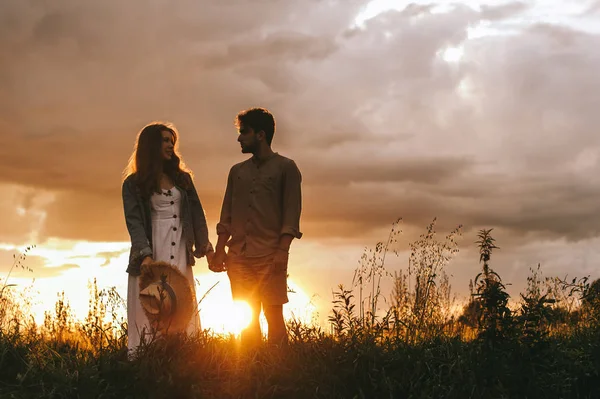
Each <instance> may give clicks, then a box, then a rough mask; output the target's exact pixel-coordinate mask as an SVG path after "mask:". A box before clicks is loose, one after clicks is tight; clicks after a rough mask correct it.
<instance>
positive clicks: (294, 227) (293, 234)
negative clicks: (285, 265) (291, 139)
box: [279, 161, 302, 250]
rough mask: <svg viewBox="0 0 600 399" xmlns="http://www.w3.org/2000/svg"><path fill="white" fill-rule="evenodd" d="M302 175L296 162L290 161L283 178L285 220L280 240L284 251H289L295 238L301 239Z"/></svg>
mask: <svg viewBox="0 0 600 399" xmlns="http://www.w3.org/2000/svg"><path fill="white" fill-rule="evenodd" d="M301 213H302V175H301V174H300V170H299V169H298V167H297V166H296V163H295V162H294V161H290V162H289V163H288V164H287V165H286V167H285V169H284V176H283V218H282V219H283V220H282V226H281V233H280V239H279V244H280V245H279V246H280V248H282V249H286V250H287V249H289V247H290V244H291V242H292V240H293V239H294V238H301V237H302V233H301V232H300V214H301Z"/></svg>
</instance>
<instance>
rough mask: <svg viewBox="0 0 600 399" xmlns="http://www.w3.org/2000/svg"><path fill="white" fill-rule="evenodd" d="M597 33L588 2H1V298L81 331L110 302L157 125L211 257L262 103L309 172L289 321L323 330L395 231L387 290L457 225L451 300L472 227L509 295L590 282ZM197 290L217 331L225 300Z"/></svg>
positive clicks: (211, 279)
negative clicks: (128, 211) (317, 324)
mask: <svg viewBox="0 0 600 399" xmlns="http://www.w3.org/2000/svg"><path fill="white" fill-rule="evenodd" d="M567 3H568V5H566V4H567ZM599 35H600V1H578V0H570V1H569V2H565V1H564V0H539V1H527V2H507V1H488V2H482V1H474V0H473V1H456V2H446V1H437V2H436V1H431V2H427V1H420V0H417V1H413V2H406V1H391V0H388V1H384V0H374V1H371V2H369V1H367V0H363V1H359V0H302V1H300V0H260V1H258V0H253V1H249V0H245V1H244V0H221V1H190V0H182V1H165V0H155V1H152V2H147V1H140V0H131V1H127V2H123V1H120V0H119V1H117V0H105V1H98V2H81V1H76V0H55V1H34V0H0V93H2V95H1V96H0V134H1V137H2V145H1V146H0V192H2V193H3V195H2V196H0V217H1V219H0V220H1V221H2V222H1V223H0V275H5V274H6V272H7V271H8V269H9V267H10V265H11V263H12V256H13V254H14V253H16V252H17V251H18V250H19V248H22V247H23V246H26V245H29V244H36V245H37V247H36V249H35V250H34V252H33V253H32V255H31V256H30V257H29V258H28V259H27V261H26V264H27V266H28V267H30V268H32V269H33V270H34V272H33V273H27V272H24V271H18V272H16V273H15V274H14V277H15V278H14V281H13V282H17V283H19V284H20V286H25V285H28V284H31V279H32V278H33V277H35V278H36V281H35V283H34V287H35V289H37V290H38V291H40V293H41V297H40V298H42V300H41V302H42V303H40V309H42V308H43V307H44V306H45V308H51V307H52V305H53V303H54V300H55V298H56V293H57V292H58V291H61V290H65V292H66V295H67V296H68V297H69V298H70V299H71V301H73V302H76V301H81V304H80V305H77V306H76V307H78V308H79V309H80V310H81V309H82V310H81V312H83V313H84V312H85V310H86V309H87V283H88V281H89V280H90V279H93V278H94V277H97V279H98V282H99V285H100V286H101V287H108V286H117V287H118V289H119V290H120V291H121V292H122V293H123V294H124V293H125V292H126V291H125V287H126V281H127V275H126V273H125V268H126V262H127V255H128V250H129V242H128V239H129V237H128V234H127V231H126V228H125V223H124V218H123V210H122V202H121V173H122V171H123V168H124V167H125V165H126V162H127V159H128V157H129V155H130V153H131V151H132V149H133V144H134V140H135V136H136V134H137V132H138V131H139V130H140V129H141V128H142V127H143V126H144V125H145V124H146V123H148V122H150V121H153V120H168V121H171V122H173V123H174V124H175V125H176V126H177V127H178V129H179V130H180V134H181V137H180V149H181V153H182V155H183V158H184V160H185V161H186V163H187V165H188V166H189V167H190V168H191V169H192V170H193V172H194V174H195V184H196V187H197V189H198V192H199V195H200V198H201V200H202V202H203V205H204V207H205V210H206V214H207V218H208V223H209V229H210V232H211V240H212V241H213V243H214V242H216V231H215V226H216V223H217V218H218V215H219V211H220V205H221V201H222V197H223V193H224V190H225V183H226V178H227V173H228V171H229V168H230V166H231V165H232V164H234V163H236V162H240V161H242V160H244V159H246V155H244V154H241V153H240V149H239V146H238V145H237V143H236V141H235V140H236V138H237V137H236V134H237V133H236V130H235V128H234V126H233V118H234V116H235V114H236V113H237V112H238V111H239V110H241V109H244V108H248V107H252V106H263V107H266V108H268V109H270V110H271V111H272V112H273V113H274V115H275V117H276V119H277V133H276V135H275V139H274V142H273V148H274V150H275V151H277V152H279V153H281V154H282V155H285V156H288V157H290V158H292V159H294V160H295V161H296V163H297V164H298V166H299V168H300V170H301V172H302V174H303V194H304V204H303V215H302V220H301V229H302V232H303V233H304V237H303V238H302V239H301V240H299V241H295V242H294V243H293V244H292V254H291V259H290V278H291V280H292V282H293V284H294V285H295V286H296V287H297V290H298V293H297V294H292V295H291V297H292V296H294V298H293V299H292V298H291V299H292V305H294V306H296V307H297V308H298V309H303V308H304V307H306V304H307V303H308V301H310V299H311V297H313V303H314V304H315V306H316V307H317V311H318V312H319V313H320V317H321V318H325V317H326V316H327V314H328V309H329V305H328V303H329V301H330V299H331V290H332V289H333V288H335V286H336V285H337V284H338V283H344V284H347V285H349V284H350V282H351V279H352V275H353V271H354V269H355V267H356V266H357V265H358V261H359V259H360V255H361V254H362V252H363V249H364V247H372V246H374V245H375V243H376V242H377V241H379V240H384V239H385V238H386V237H387V234H388V232H389V228H390V226H391V224H392V222H394V220H396V219H397V218H398V217H402V218H403V222H402V224H401V228H402V230H403V234H402V236H401V237H400V240H399V247H398V249H399V250H400V251H401V253H400V256H399V257H398V258H395V257H392V258H390V259H389V264H388V268H389V269H390V270H391V271H393V270H398V269H400V268H406V266H407V261H408V255H407V253H406V252H403V251H406V249H407V247H408V243H409V242H411V241H413V240H415V239H416V238H417V237H418V235H419V234H421V233H423V232H424V231H425V227H426V226H427V224H428V223H429V222H430V221H431V220H432V219H433V218H434V217H437V218H438V224H437V230H438V232H439V233H440V236H441V237H443V236H444V235H445V234H447V233H448V232H449V231H450V230H451V229H453V228H454V227H456V226H457V225H459V224H462V225H463V226H464V227H463V235H462V239H461V241H460V253H459V255H458V256H457V257H456V258H455V259H454V261H453V262H452V263H451V264H450V265H449V266H448V269H447V272H448V273H449V274H451V275H452V279H451V282H452V285H453V289H454V291H455V292H456V293H457V295H458V296H459V299H461V298H464V297H465V295H466V294H467V288H468V283H469V279H470V278H473V277H474V276H475V275H476V274H477V272H478V270H479V268H480V265H479V264H478V260H479V259H478V254H477V252H476V251H477V249H476V248H475V245H474V244H473V242H474V241H475V240H476V233H477V231H478V230H479V229H482V228H494V236H495V237H496V239H497V241H498V245H499V246H500V247H501V249H500V250H499V251H497V253H495V254H494V256H493V257H492V262H491V265H492V267H493V268H495V269H496V270H497V271H498V272H499V274H500V275H501V276H502V277H503V279H504V281H505V282H506V283H510V284H511V285H510V286H509V292H510V293H511V294H512V295H513V296H515V297H516V296H518V292H519V291H520V290H521V289H522V288H523V287H524V285H525V283H526V277H527V275H528V272H529V267H534V266H536V265H537V264H538V263H541V265H542V270H543V272H544V275H546V276H562V277H564V276H565V275H567V274H568V275H569V276H571V277H575V276H579V277H581V276H584V275H591V277H592V278H598V277H600V270H599V269H598V265H599V264H600V262H599V261H600V174H599V173H598V170H599V167H600V165H599V157H600V134H598V132H597V131H596V129H597V126H598V125H599V124H600V74H598V71H600V36H599ZM209 273H210V272H208V269H207V267H206V262H205V260H201V261H199V262H198V264H197V266H196V268H195V274H196V277H197V278H198V280H199V282H200V287H199V294H200V295H202V293H203V292H204V291H205V290H206V289H208V288H210V286H212V285H213V284H214V283H215V282H217V281H220V283H219V285H218V286H217V287H216V288H215V293H213V294H211V295H213V296H212V297H211V296H210V295H209V297H208V298H207V301H206V305H205V306H206V308H207V310H206V312H207V313H208V312H211V311H212V312H213V313H214V312H215V309H216V308H217V307H218V306H219V304H220V303H221V302H220V301H221V299H220V298H226V297H227V290H228V285H227V284H228V283H227V279H226V278H225V276H224V275H222V274H221V275H215V274H209ZM211 298H212V299H211ZM211 301H212V302H211ZM290 308H291V307H290ZM210 309H212V310H210ZM288 311H289V309H288ZM298 311H300V310H298ZM215 317H216V316H215ZM211 320H212V321H213V322H214V317H213V318H212V319H211ZM205 324H206V323H205ZM209 324H210V323H209Z"/></svg>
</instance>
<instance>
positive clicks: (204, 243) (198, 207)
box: [188, 177, 213, 258]
mask: <svg viewBox="0 0 600 399" xmlns="http://www.w3.org/2000/svg"><path fill="white" fill-rule="evenodd" d="M189 179H190V188H189V190H188V196H189V201H190V210H191V214H192V225H193V228H194V244H195V247H196V248H195V249H194V256H195V257H197V258H201V257H203V256H204V255H206V254H207V253H208V252H212V251H213V247H212V244H211V243H210V241H209V239H208V226H207V225H206V216H205V214H204V208H203V207H202V203H201V202H200V198H199V197H198V193H197V192H196V187H195V186H194V183H193V182H192V179H191V177H189Z"/></svg>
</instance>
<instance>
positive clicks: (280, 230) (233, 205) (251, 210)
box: [217, 153, 302, 257]
mask: <svg viewBox="0 0 600 399" xmlns="http://www.w3.org/2000/svg"><path fill="white" fill-rule="evenodd" d="M301 183H302V175H301V174H300V170H298V167H297V166H296V163H295V162H294V161H293V160H291V159H289V158H286V157H284V156H282V155H279V154H277V153H274V154H273V155H272V156H271V157H269V158H267V159H265V160H263V161H261V162H260V163H259V161H258V160H257V159H256V158H254V157H252V158H250V159H248V160H246V161H244V162H240V163H238V164H236V165H234V166H233V167H232V168H231V170H230V171H229V177H228V179H227V189H226V190H225V197H224V199H223V207H222V208H221V219H220V221H219V223H218V224H217V234H219V235H221V234H228V235H230V236H231V238H230V239H229V241H228V242H227V246H228V247H229V253H232V254H235V255H244V256H247V257H259V256H266V255H269V254H272V253H273V252H274V251H275V249H276V248H277V247H278V245H279V238H280V237H281V235H283V234H290V235H292V236H294V237H295V238H300V237H302V233H301V232H300V213H301V210H302V194H301Z"/></svg>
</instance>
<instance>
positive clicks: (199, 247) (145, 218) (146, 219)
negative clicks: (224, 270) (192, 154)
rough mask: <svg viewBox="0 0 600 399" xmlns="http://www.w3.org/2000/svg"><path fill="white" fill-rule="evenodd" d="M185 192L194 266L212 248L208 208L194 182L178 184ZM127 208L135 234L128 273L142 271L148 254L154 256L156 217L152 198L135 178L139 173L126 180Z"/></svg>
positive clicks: (185, 225)
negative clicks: (142, 190)
mask: <svg viewBox="0 0 600 399" xmlns="http://www.w3.org/2000/svg"><path fill="white" fill-rule="evenodd" d="M176 187H177V188H178V189H179V191H180V192H181V224H182V239H183V240H185V246H186V253H187V264H188V266H194V265H195V263H196V260H195V259H194V256H195V257H197V258H201V257H202V256H204V255H206V253H207V252H209V251H210V250H212V244H211V243H210V241H209V239H208V227H207V225H206V217H205V215H204V209H203V208H202V204H201V203H200V199H199V198H198V193H197V192H196V188H195V187H194V185H193V183H192V184H191V186H190V188H189V189H188V190H186V189H183V188H181V187H179V186H176ZM122 195H123V210H124V212H125V222H126V224H127V230H128V231H129V236H130V237H131V251H130V252H129V265H128V266H127V273H129V274H131V275H132V276H139V275H140V266H141V264H142V260H143V259H144V258H145V257H146V256H152V253H153V251H152V218H151V214H150V200H149V199H143V198H142V196H141V195H140V192H139V189H138V187H137V184H136V181H135V174H133V175H130V176H128V177H127V178H126V179H125V181H124V182H123V187H122Z"/></svg>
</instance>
